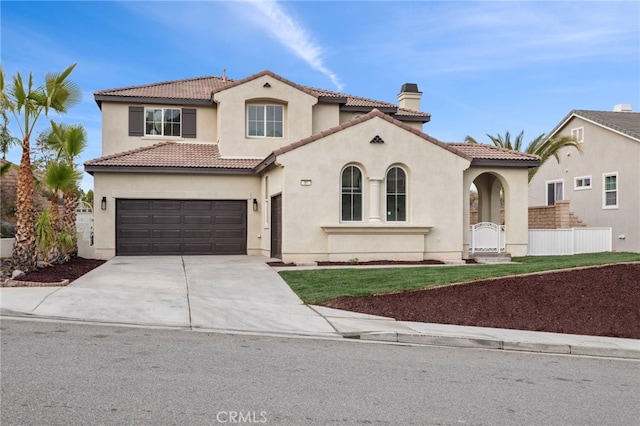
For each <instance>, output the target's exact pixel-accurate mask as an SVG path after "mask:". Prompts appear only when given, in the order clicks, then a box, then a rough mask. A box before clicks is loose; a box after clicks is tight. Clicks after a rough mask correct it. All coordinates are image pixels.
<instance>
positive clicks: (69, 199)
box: [62, 187, 78, 256]
mask: <svg viewBox="0 0 640 426" xmlns="http://www.w3.org/2000/svg"><path fill="white" fill-rule="evenodd" d="M77 194H78V193H77V191H76V188H75V187H73V188H71V189H70V190H68V191H66V192H65V193H64V214H63V218H62V227H63V228H64V229H66V230H68V231H70V232H71V233H72V234H73V235H74V236H77V235H78V231H77V228H76V205H77V203H78V195H77ZM74 241H75V244H74V247H73V250H72V251H71V256H77V254H78V243H77V239H74Z"/></svg>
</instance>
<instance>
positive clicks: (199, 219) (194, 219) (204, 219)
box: [184, 215, 212, 225]
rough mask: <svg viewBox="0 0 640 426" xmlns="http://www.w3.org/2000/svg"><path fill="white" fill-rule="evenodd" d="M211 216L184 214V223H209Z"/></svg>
mask: <svg viewBox="0 0 640 426" xmlns="http://www.w3.org/2000/svg"><path fill="white" fill-rule="evenodd" d="M211 223H212V217H211V216H200V215H197V216H196V215H188V216H184V224H185V225H211Z"/></svg>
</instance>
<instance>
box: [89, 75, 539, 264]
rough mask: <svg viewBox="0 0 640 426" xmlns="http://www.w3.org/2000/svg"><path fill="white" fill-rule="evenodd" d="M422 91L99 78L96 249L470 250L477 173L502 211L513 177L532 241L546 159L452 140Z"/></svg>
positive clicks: (511, 248) (511, 197) (515, 202)
mask: <svg viewBox="0 0 640 426" xmlns="http://www.w3.org/2000/svg"><path fill="white" fill-rule="evenodd" d="M420 97H421V93H420V92H419V91H418V87H417V85H416V84H405V85H403V87H402V90H401V93H400V94H399V95H398V100H399V105H394V104H390V103H385V102H379V101H374V100H370V99H365V98H361V97H355V96H350V95H345V94H341V93H336V92H331V91H327V90H319V89H314V88H310V87H305V86H301V85H298V84H295V83H293V82H291V81H288V80H286V79H284V78H282V77H280V76H278V75H276V74H274V73H272V72H270V71H263V72H260V73H258V74H255V75H252V76H250V77H247V78H244V79H242V80H237V81H233V80H231V79H228V78H226V77H224V76H223V77H204V78H196V79H189V80H180V81H172V82H164V83H157V84H150V85H144V86H136V87H128V88H123V89H114V90H104V91H100V92H97V93H95V100H96V102H97V103H98V106H99V107H100V108H101V110H102V121H103V125H102V138H103V140H102V150H103V151H102V155H103V156H102V157H101V158H98V159H95V160H91V161H88V162H86V163H85V170H86V171H87V172H89V173H91V174H92V175H93V176H94V192H95V198H96V211H95V217H94V220H95V225H94V229H95V248H96V255H97V256H98V257H101V258H109V257H111V256H114V255H145V254H146V255H148V254H257V255H264V256H271V257H276V258H281V259H282V260H283V261H284V262H311V261H326V260H329V261H348V260H351V259H356V258H357V259H359V260H362V261H364V260H376V259H377V260H422V259H439V260H444V261H460V260H461V259H462V258H465V257H467V256H468V251H469V244H470V236H469V202H468V200H469V190H470V187H471V186H472V184H473V183H475V184H476V186H477V187H478V188H479V192H480V199H481V203H480V204H481V218H482V220H487V221H488V220H491V219H495V220H494V221H499V210H500V188H501V187H502V186H504V187H505V197H506V213H505V224H506V228H507V231H506V248H507V251H508V252H510V253H511V254H513V255H524V254H525V253H526V250H527V169H528V168H529V167H534V166H536V165H538V164H539V159H538V157H536V156H531V155H526V154H522V153H517V152H512V151H506V150H501V149H498V148H495V147H491V146H487V145H470V144H445V143H442V142H439V141H438V140H436V139H434V138H432V137H431V136H428V135H426V134H425V133H423V132H422V131H421V129H422V125H423V124H424V123H426V122H428V121H429V119H430V116H429V114H427V113H424V112H420V105H419V104H420ZM97 206H101V207H100V208H98V207H97ZM496 214H497V215H498V216H496Z"/></svg>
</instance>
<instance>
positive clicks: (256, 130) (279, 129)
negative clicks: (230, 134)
mask: <svg viewBox="0 0 640 426" xmlns="http://www.w3.org/2000/svg"><path fill="white" fill-rule="evenodd" d="M283 123H284V108H283V106H282V105H248V106H247V136H258V137H265V138H281V137H282V136H283V128H284V124H283Z"/></svg>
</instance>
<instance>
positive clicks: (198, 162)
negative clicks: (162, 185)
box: [84, 142, 262, 170]
mask: <svg viewBox="0 0 640 426" xmlns="http://www.w3.org/2000/svg"><path fill="white" fill-rule="evenodd" d="M261 161H262V159H260V158H224V157H220V151H219V150H218V145H216V144H207V143H184V142H160V143H157V144H155V145H152V146H146V147H142V148H138V149H134V150H131V151H125V152H121V153H118V154H114V155H108V156H106V157H101V158H96V159H94V160H90V161H87V162H85V163H84V164H85V167H87V168H88V170H91V169H93V168H94V167H104V166H107V167H136V168H139V167H167V168H192V169H203V168H205V169H207V168H208V169H245V170H253V168H254V167H255V166H257V165H258V164H259V163H260V162H261Z"/></svg>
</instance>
